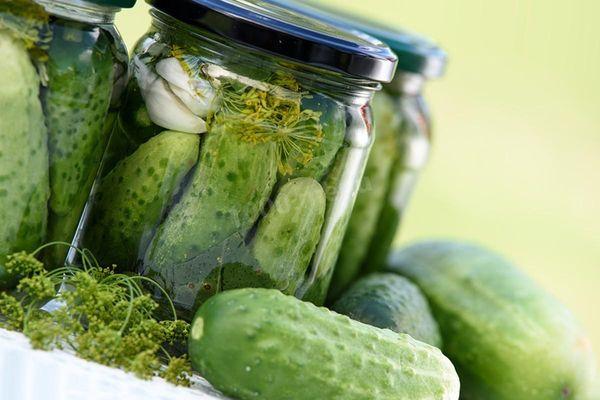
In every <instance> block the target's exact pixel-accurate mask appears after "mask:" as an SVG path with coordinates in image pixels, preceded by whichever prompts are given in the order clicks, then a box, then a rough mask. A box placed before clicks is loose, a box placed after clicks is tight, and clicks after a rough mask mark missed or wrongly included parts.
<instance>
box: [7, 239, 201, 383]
mask: <svg viewBox="0 0 600 400" xmlns="http://www.w3.org/2000/svg"><path fill="white" fill-rule="evenodd" d="M51 245H65V244H61V243H51V244H49V245H46V246H43V247H42V248H40V249H38V250H36V251H35V252H33V253H31V254H30V253H26V252H20V253H16V254H13V255H10V256H8V262H7V263H6V269H7V271H8V272H9V273H11V274H15V275H17V276H22V278H21V280H20V282H19V284H18V286H17V290H16V292H15V293H14V294H13V295H11V294H8V293H0V327H2V328H5V329H10V330H16V331H22V332H23V333H24V334H25V335H26V336H27V337H28V338H29V339H30V342H31V345H32V346H33V347H34V348H36V349H42V350H52V349H70V350H73V351H74V352H75V353H76V354H77V355H78V356H79V357H82V358H84V359H86V360H90V361H94V362H97V363H100V364H103V365H107V366H110V367H117V368H122V369H124V370H126V371H130V372H132V373H134V374H135V375H137V376H138V377H140V378H143V379H150V378H152V377H154V376H162V377H164V378H165V379H166V380H168V381H169V382H172V383H174V384H177V385H189V384H190V379H189V378H190V375H191V367H190V364H189V361H188V360H187V358H186V357H171V356H170V355H169V353H168V352H167V351H166V349H165V346H174V345H177V344H181V343H184V342H185V340H187V334H188V331H189V325H188V324H187V323H186V322H184V321H181V320H177V317H176V315H175V310H174V307H173V304H172V303H171V302H170V300H169V301H168V302H169V304H170V308H171V311H172V312H173V320H165V321H158V320H157V319H155V318H154V313H155V311H156V310H157V309H158V307H159V305H158V304H157V303H156V302H155V301H154V300H153V299H152V298H151V297H150V295H149V294H148V293H147V292H146V291H145V290H144V285H154V286H157V287H158V288H159V289H160V287H159V286H158V285H157V284H156V283H155V282H154V281H152V280H150V279H148V278H145V277H142V276H128V275H123V274H117V273H115V272H114V267H113V268H102V267H100V266H99V265H98V263H97V261H96V260H95V258H94V257H93V255H91V254H90V253H89V252H88V251H87V250H79V249H77V251H78V253H79V256H80V258H81V261H82V262H81V263H82V267H81V268H79V267H74V266H68V267H63V268H59V269H56V270H53V271H48V270H46V269H45V268H44V265H43V264H42V263H40V262H39V261H38V260H37V259H36V258H35V256H36V254H37V253H38V252H40V251H41V250H42V249H43V248H45V247H48V246H51ZM160 290H162V289H160ZM164 295H165V297H166V298H167V299H168V296H167V295H166V293H164ZM49 300H53V301H55V302H57V304H59V305H60V306H59V307H58V309H57V310H55V311H52V312H47V311H44V310H42V309H41V308H40V307H41V306H43V305H44V304H45V303H46V302H47V301H49ZM162 361H166V363H167V366H166V367H165V368H161V365H162Z"/></svg>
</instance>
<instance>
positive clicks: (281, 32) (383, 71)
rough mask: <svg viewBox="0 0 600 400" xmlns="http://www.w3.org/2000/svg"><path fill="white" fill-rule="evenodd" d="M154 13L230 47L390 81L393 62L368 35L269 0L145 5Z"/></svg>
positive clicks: (165, 0) (164, 0)
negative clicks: (207, 33) (232, 44)
mask: <svg viewBox="0 0 600 400" xmlns="http://www.w3.org/2000/svg"><path fill="white" fill-rule="evenodd" d="M146 2H147V3H148V4H150V5H151V6H153V7H155V8H156V9H158V10H160V11H162V12H164V13H166V14H168V15H170V16H172V17H174V18H176V19H178V20H180V21H182V22H185V23H187V24H190V25H194V26H199V27H201V28H203V29H206V30H208V31H210V32H213V33H216V34H218V35H221V36H223V37H226V38H229V39H231V40H233V41H235V42H238V43H241V44H243V45H247V46H250V47H253V48H257V49H260V50H263V51H267V52H269V53H272V54H275V55H277V56H282V57H286V58H289V59H292V60H295V61H298V62H301V63H305V64H309V65H311V66H315V67H318V68H323V69H327V70H331V71H335V72H341V73H345V74H349V75H352V76H355V77H358V78H363V79H368V80H372V81H377V82H390V81H391V80H392V78H393V76H394V71H395V68H396V62H397V58H396V56H395V55H394V53H393V52H392V51H391V50H390V48H389V47H388V46H386V45H385V44H383V43H382V42H381V41H379V40H377V39H375V38H372V37H370V36H367V35H359V34H357V33H355V32H352V31H350V30H347V29H344V28H342V27H334V26H331V25H329V24H327V23H325V22H323V21H320V20H317V19H315V18H311V17H310V16H309V15H308V14H305V13H304V12H302V11H299V10H293V9H290V8H289V7H287V6H286V4H285V3H284V2H277V1H273V0H177V1H175V0H146Z"/></svg>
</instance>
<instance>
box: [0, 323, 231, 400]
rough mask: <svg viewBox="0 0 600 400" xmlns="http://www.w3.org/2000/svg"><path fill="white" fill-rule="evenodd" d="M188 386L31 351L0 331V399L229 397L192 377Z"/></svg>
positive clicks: (206, 399) (25, 342)
mask: <svg viewBox="0 0 600 400" xmlns="http://www.w3.org/2000/svg"><path fill="white" fill-rule="evenodd" d="M193 382H194V384H193V387H192V388H189V389H188V388H181V387H176V386H173V385H171V384H170V383H168V382H166V381H164V380H162V379H159V378H155V379H153V380H151V381H144V380H141V379H138V378H136V377H135V376H134V375H132V374H129V373H126V372H124V371H121V370H118V369H114V368H109V367H105V366H103V365H99V364H96V363H92V362H89V361H85V360H83V359H80V358H78V357H76V356H74V355H72V354H69V353H67V352H64V351H51V352H47V351H40V350H33V349H31V346H30V345H29V341H28V339H27V338H26V337H25V336H23V335H21V334H20V333H15V332H8V331H5V330H2V329H0V399H1V400H83V399H85V400H215V399H227V398H226V397H224V396H222V395H220V394H218V393H217V392H216V391H215V390H213V389H212V388H211V387H210V385H209V384H208V382H206V381H205V380H203V379H202V378H200V377H196V376H195V377H194V379H193Z"/></svg>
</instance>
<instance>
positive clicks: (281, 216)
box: [81, 5, 391, 318]
mask: <svg viewBox="0 0 600 400" xmlns="http://www.w3.org/2000/svg"><path fill="white" fill-rule="evenodd" d="M194 6H197V5H194ZM242 10H244V9H242ZM151 13H152V17H153V23H152V27H151V29H150V31H149V32H148V33H147V34H146V35H145V36H144V37H143V38H141V39H140V41H139V42H138V45H137V47H136V49H135V52H134V55H133V60H132V70H133V76H132V79H131V82H130V84H129V87H128V90H127V101H126V104H125V105H124V107H123V109H122V111H121V112H120V115H119V118H118V126H117V129H116V130H115V134H114V135H113V140H112V141H111V145H110V146H109V150H108V152H107V155H106V157H105V160H104V167H103V172H102V173H101V177H100V178H99V180H98V182H97V190H96V192H95V195H94V197H93V201H92V207H91V214H90V218H89V221H88V224H87V226H86V227H85V233H84V234H83V236H82V238H81V243H82V245H83V246H85V247H87V248H90V249H91V250H92V252H93V253H94V254H95V255H96V257H97V258H98V259H99V261H100V262H101V263H102V264H104V265H107V264H116V265H118V266H119V268H120V269H122V270H129V271H139V272H141V273H142V274H144V275H146V276H148V277H150V278H152V279H154V280H156V281H157V282H158V283H159V284H160V285H161V286H162V288H164V289H165V290H166V293H167V294H168V295H169V296H170V297H171V298H172V300H173V301H174V303H175V305H176V307H177V308H178V311H179V312H180V315H181V316H182V317H184V318H189V317H191V313H192V312H193V311H194V310H195V309H196V307H197V306H198V305H199V304H201V303H202V302H203V301H205V300H206V299H207V298H209V297H210V296H212V295H214V294H215V293H218V292H220V291H224V290H229V289H235V288H240V287H268V288H276V289H279V290H281V291H282V292H284V293H287V294H291V295H297V296H299V297H302V298H307V299H310V300H312V301H314V302H316V303H322V302H323V301H324V298H325V295H326V291H327V286H328V284H329V279H330V278H331V274H332V271H333V266H334V264H335V260H336V258H337V253H338V251H339V247H340V246H341V242H342V238H343V235H344V232H345V229H346V225H347V222H348V219H349V216H350V212H351V209H352V206H353V203H354V200H355V196H356V193H357V191H358V187H359V184H360V179H361V176H362V174H363V170H364V166H365V163H366V159H367V155H368V151H369V148H370V145H371V141H372V139H371V113H370V109H369V106H368V102H369V100H370V98H371V96H372V94H373V92H374V90H375V89H377V88H378V84H377V83H376V82H374V81H373V80H369V79H364V78H356V77H352V76H349V75H346V74H341V73H339V71H338V72H332V71H329V70H327V69H322V70H319V69H317V68H315V67H313V66H311V65H309V64H308V63H301V62H298V61H297V60H292V59H290V57H279V56H277V55H276V54H273V52H270V53H267V52H264V51H260V50H257V49H251V48H250V47H248V46H245V45H242V44H240V43H238V41H236V40H231V39H230V38H225V37H223V36H220V35H217V34H215V33H214V32H210V31H209V29H208V28H210V25H209V27H206V26H191V25H190V24H186V23H183V22H181V21H179V20H177V19H175V18H173V17H172V16H169V15H167V14H166V13H164V12H162V11H160V10H158V9H156V8H155V9H153V10H152V11H151ZM215 15H216V17H220V14H219V15H217V14H215ZM236 23H237V22H236ZM199 25H200V24H199ZM238 33H239V30H236V34H238ZM390 77H391V76H390ZM156 295H157V297H160V296H162V293H161V292H160V291H157V292H156Z"/></svg>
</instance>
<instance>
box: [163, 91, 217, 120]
mask: <svg viewBox="0 0 600 400" xmlns="http://www.w3.org/2000/svg"><path fill="white" fill-rule="evenodd" d="M169 88H170V89H171V91H173V93H174V94H175V96H177V97H178V98H179V100H181V102H182V103H183V104H185V106H186V107H187V108H189V110H190V111H191V112H192V113H194V114H196V115H197V116H199V117H206V116H207V115H208V112H209V111H210V103H207V102H206V101H205V100H203V99H202V98H200V96H198V95H197V94H196V93H193V92H190V91H188V90H185V89H182V88H180V87H179V86H176V85H173V84H171V83H169Z"/></svg>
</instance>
